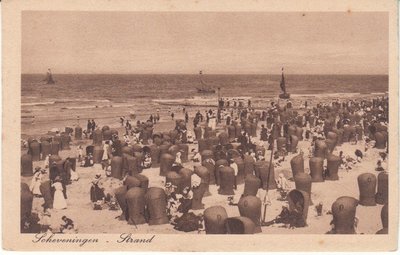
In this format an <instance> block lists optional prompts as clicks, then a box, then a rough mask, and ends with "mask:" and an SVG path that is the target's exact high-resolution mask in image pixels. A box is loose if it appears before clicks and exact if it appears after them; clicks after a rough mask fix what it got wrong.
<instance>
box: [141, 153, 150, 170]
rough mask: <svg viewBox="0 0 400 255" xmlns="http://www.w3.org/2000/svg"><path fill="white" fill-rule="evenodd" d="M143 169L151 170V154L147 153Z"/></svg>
mask: <svg viewBox="0 0 400 255" xmlns="http://www.w3.org/2000/svg"><path fill="white" fill-rule="evenodd" d="M142 166H143V168H145V169H146V168H150V167H151V155H150V153H145V154H144V157H143V162H142Z"/></svg>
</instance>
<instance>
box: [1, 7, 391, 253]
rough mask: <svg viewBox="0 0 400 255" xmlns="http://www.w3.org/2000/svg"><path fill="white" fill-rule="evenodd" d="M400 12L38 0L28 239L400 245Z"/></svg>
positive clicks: (24, 124)
mask: <svg viewBox="0 0 400 255" xmlns="http://www.w3.org/2000/svg"><path fill="white" fill-rule="evenodd" d="M389 2H390V1H389ZM389 21H390V15H389V11H357V10H351V9H347V10H344V9H343V10H341V11H310V10H308V11H307V10H305V11H303V10H301V9H300V8H299V9H298V10H297V11H246V10H243V11H174V10H170V11H131V10H126V11H124V10H118V11H108V10H102V11H101V10H95V11H88V10H69V9H66V10H60V9H58V10H40V9H38V10H21V12H20V48H19V51H20V59H14V61H16V62H19V63H18V65H20V69H19V70H20V72H19V82H20V85H18V86H14V88H13V89H15V90H17V92H16V93H17V94H15V95H17V96H18V98H19V99H18V100H17V101H16V102H17V104H19V105H18V107H15V108H14V112H15V114H14V115H13V117H14V118H15V122H13V123H14V124H15V125H17V126H20V129H19V130H18V134H17V137H19V141H20V142H19V141H18V142H16V143H15V144H16V145H17V146H15V148H13V150H14V152H15V153H16V155H19V157H20V159H18V160H20V162H14V164H15V166H16V167H14V169H13V170H12V171H13V172H18V171H20V172H19V173H17V174H16V175H19V177H18V179H19V180H18V179H15V181H14V185H15V184H17V183H18V182H20V188H17V191H16V192H20V193H19V194H20V200H15V197H14V198H13V199H14V200H13V201H14V202H13V203H14V204H15V205H14V206H17V207H16V208H18V207H19V208H20V210H18V211H14V214H15V215H14V217H17V214H18V217H17V219H18V220H17V222H18V223H19V228H18V231H17V232H18V235H20V234H21V235H22V236H31V237H30V238H28V240H31V241H30V244H29V245H34V244H45V243H52V244H53V245H54V244H57V243H62V244H63V245H65V243H67V244H68V243H70V244H72V243H80V245H77V246H74V248H77V247H78V248H79V246H84V245H85V243H86V242H87V243H90V242H91V241H93V240H94V241H93V242H96V241H95V240H97V239H95V235H101V234H113V235H115V236H116V238H114V239H115V240H113V241H114V243H115V244H121V243H141V244H146V243H147V244H150V243H152V242H157V238H158V237H159V235H169V238H170V239H176V238H187V239H185V240H192V242H196V238H201V237H203V236H209V237H210V238H211V237H212V236H213V235H215V236H216V237H217V236H220V235H224V236H230V237H232V239H231V240H232V241H233V240H240V239H233V238H237V236H238V235H244V237H245V238H248V239H251V238H252V236H255V237H256V236H258V237H259V236H262V235H263V236H265V237H263V238H268V236H271V237H272V236H274V235H280V236H281V237H283V238H284V239H287V238H291V237H293V238H297V237H298V236H305V238H307V236H311V235H322V236H323V237H322V238H324V237H325V236H326V237H327V238H329V236H332V235H334V236H343V237H344V238H352V236H367V237H368V238H371V240H372V238H375V236H377V238H388V236H389V235H393V236H394V238H395V239H396V240H397V229H398V226H397V224H398V215H397V214H393V213H389V212H390V208H391V207H390V206H391V204H390V203H389V200H390V199H389V197H390V196H389V195H392V194H393V196H397V186H396V187H394V186H393V187H391V185H392V184H393V183H394V184H397V182H398V181H397V161H396V160H395V158H397V156H398V155H397V146H398V145H397V144H398V130H393V129H392V128H391V127H393V126H394V127H396V128H398V126H397V115H398V112H397V111H398V109H395V108H396V107H398V106H397V104H394V103H395V102H394V101H391V100H392V97H391V96H390V95H391V93H389V92H390V91H391V89H392V91H394V92H393V93H395V95H394V96H395V97H397V93H398V92H397V84H393V85H390V81H391V79H392V77H391V75H390V73H391V71H390V70H392V69H391V68H395V67H396V65H391V64H390V55H391V54H395V52H393V51H390V47H389V45H390V38H391V35H390V34H391V33H390V31H391V30H390V26H389V23H390V22H389ZM4 39H9V40H10V37H8V38H4ZM391 66H392V67H391ZM395 69H396V71H395V72H396V73H395V74H396V75H397V72H398V71H397V68H395ZM392 72H393V70H392ZM4 86H6V88H7V87H8V86H13V85H10V84H4ZM3 95H5V96H7V94H5V93H3ZM389 98H390V99H389ZM396 100H397V99H396ZM389 105H390V107H389ZM8 106H9V107H13V106H11V105H8ZM389 109H390V110H389ZM390 111H395V112H394V114H393V113H390ZM393 115H396V116H395V118H393ZM3 122H4V117H3ZM3 139H4V138H3ZM13 139H14V140H15V137H14V138H13ZM391 139H393V141H391V144H392V146H390V145H389V141H390V140H391ZM3 145H4V140H3ZM393 157H394V158H393ZM393 162H394V163H393ZM18 165H19V166H20V170H17V169H18ZM4 167H5V165H4V162H3V169H4ZM7 171H8V170H7ZM10 171H11V170H10ZM389 174H390V175H391V176H389ZM3 176H4V175H3ZM3 182H5V180H4V179H3ZM389 184H390V185H389ZM391 190H393V191H394V192H393V191H391ZM4 193H5V192H4V189H3V196H4ZM393 198H395V197H393ZM8 199H10V198H8ZM16 201H20V203H19V205H16V203H17V202H16ZM390 201H393V202H394V203H395V204H393V205H392V207H396V208H397V206H398V204H397V203H398V201H397V200H390ZM394 212H397V211H394ZM389 216H391V217H389ZM3 220H4V218H3ZM17 226H18V225H15V226H14V227H17ZM389 226H392V227H389ZM389 229H390V230H393V231H392V232H390V231H389ZM80 235H89V236H91V238H94V239H79V236H80ZM235 236H236V237H235ZM381 236H383V237H381ZM207 240H208V239H207ZM227 240H230V239H227ZM254 240H255V239H254ZM265 240H267V239H265ZM321 240H323V239H321ZM381 240H385V239H381ZM107 242H108V241H107ZM189 242H190V241H189ZM320 242H322V243H323V242H324V241H320ZM396 243H397V241H396ZM104 244H105V243H104ZM210 244H211V243H209V245H210ZM86 245H87V244H86ZM205 245H206V244H205ZM303 245H304V244H303ZM390 247H393V246H390ZM358 248H359V249H361V250H362V247H358ZM181 249H182V250H192V249H191V248H189V247H187V248H185V247H182V248H181ZM209 249H212V247H210V248H209ZM243 249H244V250H245V249H246V248H245V247H244V248H243ZM249 249H250V250H252V248H249ZM280 249H281V250H285V247H281V248H280ZM193 250H199V251H201V249H199V248H193ZM228 250H229V248H228ZM383 250H385V249H383ZM386 250H387V249H386ZM299 251H300V250H299ZM366 251H367V250H366Z"/></svg>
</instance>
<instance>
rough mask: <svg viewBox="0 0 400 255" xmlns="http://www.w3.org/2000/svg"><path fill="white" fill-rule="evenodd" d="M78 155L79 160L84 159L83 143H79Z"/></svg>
mask: <svg viewBox="0 0 400 255" xmlns="http://www.w3.org/2000/svg"><path fill="white" fill-rule="evenodd" d="M77 154H78V155H77V156H78V162H81V161H82V159H83V148H82V145H79V146H78V148H77Z"/></svg>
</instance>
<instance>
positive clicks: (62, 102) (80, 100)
mask: <svg viewBox="0 0 400 255" xmlns="http://www.w3.org/2000/svg"><path fill="white" fill-rule="evenodd" d="M54 102H55V103H56V104H64V103H77V102H85V103H90V102H93V103H110V102H111V101H110V100H108V99H86V98H76V99H74V98H65V99H57V100H55V101H54Z"/></svg>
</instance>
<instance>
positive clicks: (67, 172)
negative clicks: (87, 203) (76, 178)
mask: <svg viewBox="0 0 400 255" xmlns="http://www.w3.org/2000/svg"><path fill="white" fill-rule="evenodd" d="M71 168H72V164H71V162H70V161H69V158H66V159H65V162H64V164H63V171H61V172H59V173H58V174H59V177H61V184H62V188H63V194H64V198H65V199H67V185H68V184H69V183H70V179H71Z"/></svg>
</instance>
